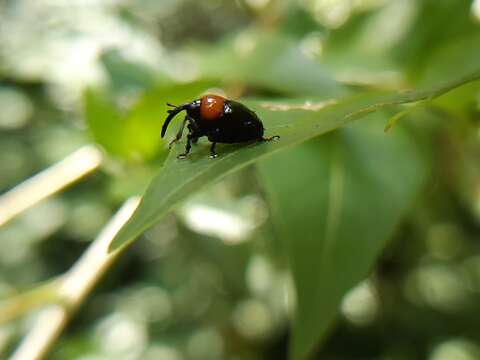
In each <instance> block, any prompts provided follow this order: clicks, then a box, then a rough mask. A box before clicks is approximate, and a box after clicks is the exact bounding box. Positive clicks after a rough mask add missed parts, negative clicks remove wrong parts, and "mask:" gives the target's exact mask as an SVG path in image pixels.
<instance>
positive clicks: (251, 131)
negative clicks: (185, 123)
mask: <svg viewBox="0 0 480 360" xmlns="http://www.w3.org/2000/svg"><path fill="white" fill-rule="evenodd" d="M239 110H241V111H239ZM263 131H264V129H263V125H262V122H261V121H260V119H259V118H258V116H257V115H256V114H255V113H254V112H253V111H251V110H250V109H248V108H247V107H245V106H244V105H242V104H240V103H238V102H236V101H232V100H227V101H225V111H224V114H223V115H222V116H221V117H220V118H219V119H218V120H217V122H216V123H215V126H214V127H213V128H211V129H210V130H209V131H208V132H207V136H208V139H209V140H210V141H212V142H219V143H227V144H233V143H240V142H246V141H253V140H258V139H261V138H262V137H263Z"/></svg>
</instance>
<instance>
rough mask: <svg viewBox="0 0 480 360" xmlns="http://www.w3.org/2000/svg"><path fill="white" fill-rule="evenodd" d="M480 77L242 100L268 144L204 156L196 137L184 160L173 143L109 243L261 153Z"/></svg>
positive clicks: (129, 237)
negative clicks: (294, 101) (284, 100)
mask: <svg viewBox="0 0 480 360" xmlns="http://www.w3.org/2000/svg"><path fill="white" fill-rule="evenodd" d="M479 78H480V72H478V73H475V74H473V75H471V76H469V77H467V78H463V79H460V80H458V81H453V82H450V83H447V84H444V85H442V86H439V87H437V88H433V89H430V90H420V91H407V92H400V93H398V92H372V93H365V94H361V95H357V96H354V97H348V98H345V99H342V100H338V101H336V102H334V103H332V102H328V101H327V102H323V103H307V104H303V105H301V106H291V105H282V104H279V105H268V104H265V103H258V102H248V103H247V104H248V105H249V106H251V107H252V108H253V109H255V110H256V111H257V113H258V115H259V116H260V118H261V119H262V120H263V122H264V125H265V127H266V129H267V131H266V135H267V136H270V135H280V136H281V138H280V140H278V141H272V142H270V143H255V144H239V145H223V146H222V145H219V146H218V148H217V151H218V153H219V154H220V156H219V157H218V158H216V159H209V158H208V153H209V151H208V147H207V146H205V145H204V144H203V143H202V142H200V143H199V144H198V145H197V146H195V147H194V148H193V151H192V153H191V155H190V156H189V157H188V159H186V160H177V158H176V156H177V154H178V153H179V152H180V151H181V150H182V148H183V144H177V145H176V146H175V147H173V150H172V151H171V153H170V154H169V156H168V158H167V160H166V162H165V164H164V166H163V168H162V170H161V171H160V173H159V174H158V175H157V176H156V177H155V178H154V179H153V181H152V183H151V184H150V186H149V188H148V190H147V192H146V193H145V195H144V197H143V200H142V202H141V203H140V205H139V207H138V209H137V210H136V212H135V213H134V215H133V216H132V218H131V219H130V221H128V222H127V224H126V225H125V227H124V228H123V229H122V230H121V231H120V232H119V233H118V234H117V236H116V237H115V239H114V240H113V242H112V244H111V245H110V248H111V249H112V250H113V249H118V248H119V247H121V246H124V245H127V244H129V243H131V242H132V241H133V240H134V239H135V238H136V237H137V236H139V235H140V234H141V233H142V232H143V231H145V230H147V229H148V228H149V227H151V226H153V225H154V224H155V223H156V222H157V221H158V220H160V218H162V216H164V215H165V214H166V213H168V212H169V211H170V210H171V209H172V207H173V206H175V205H176V204H178V203H179V202H180V201H181V200H183V199H185V198H186V197H187V196H188V195H189V194H190V193H192V192H194V191H196V190H198V189H200V188H201V187H203V186H205V185H207V184H209V183H212V182H214V181H215V180H218V179H220V178H221V177H223V176H225V175H226V174H228V173H231V172H233V171H235V170H238V169H240V168H242V167H245V166H246V165H248V164H251V163H253V162H255V161H257V160H259V159H261V158H264V157H266V156H268V155H272V154H274V153H276V152H279V151H281V150H284V149H287V148H290V147H292V146H295V145H297V144H299V143H302V142H304V141H307V140H310V139H312V138H314V137H316V136H319V135H321V134H324V133H327V132H329V131H332V130H334V129H337V128H339V127H342V126H344V125H346V124H347V123H349V122H351V121H353V120H354V119H357V118H359V117H361V116H363V115H365V114H368V113H371V112H374V111H376V110H378V109H380V108H383V107H386V106H389V105H394V104H404V103H411V102H416V101H419V100H423V99H427V98H434V97H436V96H440V95H442V94H444V93H445V92H447V91H449V90H452V89H454V88H456V87H458V86H461V85H463V84H466V83H468V82H470V81H474V80H477V79H479Z"/></svg>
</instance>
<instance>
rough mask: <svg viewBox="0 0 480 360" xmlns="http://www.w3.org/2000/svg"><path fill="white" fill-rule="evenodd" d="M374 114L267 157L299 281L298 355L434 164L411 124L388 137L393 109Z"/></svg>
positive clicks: (312, 343)
mask: <svg viewBox="0 0 480 360" xmlns="http://www.w3.org/2000/svg"><path fill="white" fill-rule="evenodd" d="M367 120H368V121H362V122H361V123H357V124H355V126H352V127H348V128H345V129H340V130H339V131H336V132H334V133H333V134H331V135H328V136H324V137H321V138H318V139H315V140H314V141H310V142H308V143H307V144H305V145H303V146H299V147H296V148H295V149H292V150H291V151H288V152H285V153H282V154H278V155H275V156H272V157H270V158H268V159H266V160H264V161H261V162H260V163H259V170H260V174H261V175H262V176H261V179H263V181H264V184H265V186H266V190H267V195H268V198H269V200H270V201H269V203H270V204H271V208H272V209H271V210H272V211H271V212H272V218H273V222H274V224H275V228H276V229H277V230H278V231H276V234H277V236H279V237H280V239H281V240H283V243H284V244H285V247H286V251H285V253H286V254H287V256H288V258H289V263H290V267H291V270H292V274H293V278H294V284H295V288H296V299H297V307H296V314H295V315H296V316H295V322H294V325H293V332H292V337H291V341H290V344H291V345H290V355H291V356H290V358H291V359H305V358H307V355H308V354H309V353H311V352H312V350H313V349H314V348H315V347H316V346H317V345H318V343H319V341H320V340H321V339H322V337H323V336H324V335H325V334H326V331H327V330H328V328H329V325H330V324H331V323H332V321H333V320H334V318H335V316H336V314H337V311H338V307H339V303H340V301H341V299H342V297H343V296H344V295H345V293H346V292H347V290H349V289H350V288H352V287H353V286H354V285H356V284H357V283H358V282H360V281H361V280H362V279H363V278H364V277H365V276H366V274H367V272H368V270H369V269H370V268H371V266H372V264H373V262H374V261H375V259H376V257H377V256H378V254H379V252H380V251H381V249H382V248H383V246H384V245H385V243H386V241H387V240H388V239H389V237H390V235H391V234H392V232H393V229H394V226H395V225H396V224H397V223H398V221H399V220H400V218H401V216H402V215H403V214H404V213H405V210H406V209H407V207H408V206H409V205H410V204H411V203H412V201H413V199H414V195H415V194H416V193H417V192H418V190H419V187H420V185H421V184H422V180H424V178H425V175H426V173H427V170H428V165H427V162H426V156H425V151H423V148H422V147H420V146H418V144H416V143H415V141H414V140H413V139H414V138H413V137H412V136H409V134H407V133H406V131H405V130H404V129H402V128H396V129H395V131H394V132H393V133H392V134H391V135H389V136H385V134H384V133H383V130H382V124H383V123H384V122H385V120H386V117H385V116H374V117H373V118H372V117H370V116H369V119H367ZM371 120H373V121H371ZM286 169H288V171H286ZM305 189H307V190H305Z"/></svg>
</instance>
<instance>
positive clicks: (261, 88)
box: [0, 0, 480, 360]
mask: <svg viewBox="0 0 480 360" xmlns="http://www.w3.org/2000/svg"><path fill="white" fill-rule="evenodd" d="M479 67H480V1H478V0H475V1H471V0H284V1H282V0H237V1H231V0H204V1H195V0H159V1H152V0H150V1H149V0H143V1H140V0H137V1H135V0H105V1H61V0H58V1H53V0H38V1H28V0H16V1H13V0H12V1H8V0H3V1H0V193H6V192H7V191H8V190H9V189H12V188H15V187H16V186H17V185H18V184H19V183H21V182H22V181H24V180H26V179H28V178H30V177H32V176H33V175H34V174H37V173H38V172H40V171H42V170H43V169H45V168H47V167H49V166H51V165H52V164H55V163H57V162H59V161H62V159H65V158H66V157H67V156H69V155H71V154H72V153H74V152H75V151H77V150H79V149H84V150H85V149H86V148H85V146H87V149H91V148H90V147H89V146H91V144H96V146H98V147H99V148H101V149H102V151H103V153H102V154H103V155H102V156H101V158H100V159H99V158H95V156H94V159H93V160H92V159H91V158H90V161H92V162H93V163H91V164H90V166H91V168H92V169H91V170H92V171H90V172H88V174H87V173H85V174H82V175H80V176H79V178H81V179H80V180H79V181H77V182H76V183H75V184H74V185H72V186H70V187H68V188H67V189H66V190H64V191H56V192H55V194H53V196H51V197H49V198H48V199H46V200H44V201H42V202H40V203H39V204H37V205H35V206H34V207H31V208H29V209H28V210H26V211H23V212H22V213H21V214H19V215H18V216H17V217H15V218H14V219H12V220H11V221H8V222H7V223H5V224H3V225H2V226H1V227H0V299H9V298H11V297H13V296H15V295H17V294H20V293H22V292H24V291H28V290H31V289H35V288H36V286H38V285H39V284H42V283H45V282H46V281H48V280H50V279H52V278H55V277H56V276H58V275H60V274H62V273H63V272H65V271H67V270H68V269H69V268H70V267H71V266H72V264H73V263H74V262H75V260H76V259H78V258H79V257H80V255H81V254H82V253H83V251H84V250H85V249H86V248H87V246H88V244H89V243H90V242H91V241H92V240H93V239H94V238H95V237H96V236H97V234H98V233H99V231H100V230H101V229H102V227H103V226H104V225H105V224H106V223H107V222H108V220H109V218H110V217H111V216H112V214H113V213H114V212H115V211H116V209H117V208H118V207H119V206H120V205H121V204H122V203H123V201H124V200H125V199H127V198H128V197H129V196H131V195H135V194H141V193H142V191H143V190H144V188H145V186H146V185H147V184H148V182H149V181H150V179H151V177H152V176H153V175H154V174H155V173H156V172H157V171H158V170H159V168H160V166H161V164H162V162H163V160H164V159H165V156H166V154H167V150H166V144H165V143H164V142H162V141H161V139H160V138H159V133H160V128H161V125H162V123H163V119H164V117H165V105H164V102H165V101H170V102H174V103H175V102H183V101H187V100H190V99H193V98H194V97H195V96H198V94H200V93H202V92H203V91H206V90H207V89H210V90H212V89H213V90H215V91H220V92H223V93H224V94H226V95H228V96H229V97H233V98H236V97H256V98H262V99H265V98H276V99H278V98H282V99H286V100H285V101H288V99H289V98H293V97H297V98H303V99H309V97H312V98H315V99H319V98H324V99H328V98H334V97H337V96H340V95H342V94H344V93H346V92H348V93H355V92H363V91H371V90H383V89H391V90H397V89H398V90H400V89H404V88H416V87H421V86H429V85H432V84H436V83H439V82H443V81H447V80H450V79H456V78H458V77H460V76H461V75H462V74H466V73H468V72H469V71H470V70H475V69H478V68H479ZM394 110H398V109H390V113H387V114H386V115H385V116H386V117H387V118H388V116H389V115H392V114H393V113H394ZM405 117H406V119H405V122H406V123H408V124H409V125H410V127H412V128H413V129H414V130H413V131H414V132H415V131H416V132H418V133H422V134H425V133H426V134H428V135H426V137H428V139H429V141H428V145H425V144H424V145H423V146H426V147H427V148H428V150H425V153H428V154H429V160H428V165H425V166H426V167H428V169H427V171H428V173H429V175H428V176H427V178H428V179H427V180H426V181H425V183H424V186H423V187H422V191H420V192H419V194H418V196H417V197H416V199H415V201H414V202H412V204H411V206H410V208H409V211H408V213H407V214H405V216H404V218H403V219H402V221H401V222H400V223H399V225H398V226H397V228H396V231H395V235H394V236H393V237H392V238H391V239H390V241H389V242H388V245H387V246H386V247H385V249H384V251H383V253H382V256H381V257H380V258H379V259H378V261H377V262H376V264H375V266H374V268H373V269H372V272H371V273H370V275H369V276H368V277H367V278H366V279H365V281H363V282H362V283H360V284H358V286H356V287H355V288H353V289H352V290H351V291H350V292H349V293H348V294H347V295H346V296H345V297H344V299H343V301H342V303H341V306H340V313H339V316H338V317H337V321H336V322H335V324H334V326H332V328H331V330H330V331H329V333H328V334H327V336H326V337H325V338H324V339H323V343H322V346H319V347H318V349H317V351H316V353H315V355H314V357H315V358H318V359H389V360H390V359H391V360H393V359H395V360H396V359H399V360H400V359H431V360H455V359H458V360H474V359H479V358H480V317H479V316H478V314H479V313H480V130H479V123H480V86H479V85H478V84H471V85H467V86H465V87H463V88H462V89H460V90H457V91H455V92H454V93H452V94H451V95H449V96H447V97H443V98H442V99H441V100H439V101H436V102H435V103H434V104H431V106H430V107H426V108H422V109H420V110H418V111H415V112H412V113H411V114H407V115H406V116H405ZM360 121H361V120H360ZM401 121H403V120H401ZM392 131H395V129H393V130H392ZM418 141H423V140H418ZM83 160H85V159H84V158H81V159H77V161H79V162H81V161H83ZM85 161H88V159H87V160H85ZM287 165H288V164H286V165H285V166H287ZM78 166H80V165H78ZM378 170H379V171H380V172H381V171H382V169H381V168H380V169H378ZM398 181H400V182H401V181H402V179H398ZM305 191H312V192H315V191H316V190H315V188H314V187H312V188H310V189H305ZM360 195H363V194H359V196H360ZM290 196H291V201H292V202H295V201H296V194H290ZM0 197H1V195H0ZM2 200H3V199H2ZM358 201H361V198H359V199H358ZM2 204H5V203H2ZM7 204H8V203H7ZM319 216H321V215H319ZM298 235H299V236H300V235H301V234H298ZM284 252H285V249H284V248H283V247H282V246H281V244H280V243H279V241H278V239H277V236H276V235H275V231H274V223H273V222H272V219H271V212H270V211H269V203H268V200H267V199H266V196H265V189H264V186H263V184H262V182H261V181H260V180H259V176H258V173H257V170H256V169H255V168H254V167H249V168H247V169H245V170H242V171H240V172H237V173H235V174H232V175H229V176H227V177H226V178H225V179H224V180H222V181H221V182H219V183H216V184H215V185H214V186H210V187H208V188H207V189H206V190H202V191H201V192H199V193H195V194H192V196H190V197H189V199H188V200H187V201H186V202H184V203H182V205H181V206H180V207H179V208H178V209H177V210H176V211H175V212H174V213H173V214H171V215H169V216H167V217H166V218H165V219H164V220H162V221H161V223H159V224H158V225H157V226H156V227H155V228H153V229H152V230H150V231H148V232H147V233H146V234H145V235H144V236H143V237H142V239H140V241H138V242H137V243H136V244H134V245H133V246H132V248H130V249H129V251H127V252H126V253H125V254H123V255H122V257H121V258H120V259H119V261H118V262H117V263H116V264H115V265H114V266H113V267H112V268H111V269H110V270H109V271H108V273H107V275H106V277H105V279H103V280H102V281H101V283H100V284H99V286H98V288H97V289H96V290H95V291H94V293H93V294H92V295H91V296H89V297H88V298H87V300H86V302H85V304H83V306H82V307H81V309H80V311H79V313H78V314H77V315H76V316H75V317H74V318H73V321H72V322H71V324H70V325H69V326H68V328H67V329H66V330H65V332H64V333H63V334H62V335H61V337H60V338H59V340H58V342H57V343H56V345H55V346H54V348H53V351H52V353H51V355H50V357H49V358H51V359H54V360H57V359H58V360H63V359H82V360H87V359H88V360H100V359H146V360H149V359H165V360H180V359H285V358H286V357H287V344H288V337H289V332H290V330H289V325H290V322H291V318H292V308H293V307H294V305H292V303H294V301H293V300H292V297H294V292H293V284H292V279H291V275H290V273H289V270H288V266H287V261H286V258H285V254H284ZM312 276H313V275H312ZM332 281H335V280H334V279H332ZM33 302H34V303H35V301H33ZM22 306H26V309H27V310H25V311H24V313H22V314H21V315H22V316H18V317H15V318H14V319H9V321H4V322H3V323H0V358H7V357H8V355H9V354H10V353H11V352H12V351H13V350H14V349H15V346H16V345H17V344H18V342H19V341H20V339H21V338H22V336H24V335H25V334H26V333H27V332H28V330H29V328H30V327H31V324H32V322H33V321H34V319H35V316H36V312H35V311H33V310H32V311H30V310H29V305H28V302H27V305H25V304H20V305H19V307H22ZM32 307H33V306H32Z"/></svg>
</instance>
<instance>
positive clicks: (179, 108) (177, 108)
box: [162, 103, 189, 138]
mask: <svg viewBox="0 0 480 360" xmlns="http://www.w3.org/2000/svg"><path fill="white" fill-rule="evenodd" d="M167 105H168V106H172V107H174V109H171V110H167V112H168V116H167V118H166V119H165V122H164V123H163V126H162V138H163V137H164V136H165V133H166V132H167V128H168V124H170V121H172V119H173V118H174V117H175V116H176V115H177V114H178V113H179V112H181V111H183V110H186V109H187V107H188V105H189V104H183V105H179V106H175V105H172V104H170V103H167Z"/></svg>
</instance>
